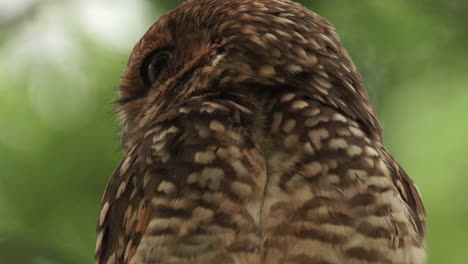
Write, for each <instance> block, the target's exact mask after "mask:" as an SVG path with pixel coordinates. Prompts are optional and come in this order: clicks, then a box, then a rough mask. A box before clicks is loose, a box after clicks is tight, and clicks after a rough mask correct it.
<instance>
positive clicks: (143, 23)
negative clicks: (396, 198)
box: [0, 0, 468, 264]
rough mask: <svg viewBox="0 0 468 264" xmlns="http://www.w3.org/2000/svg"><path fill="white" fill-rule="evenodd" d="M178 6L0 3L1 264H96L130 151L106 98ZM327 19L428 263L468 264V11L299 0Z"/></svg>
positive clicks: (396, 2) (454, 2) (426, 0)
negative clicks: (102, 220)
mask: <svg viewBox="0 0 468 264" xmlns="http://www.w3.org/2000/svg"><path fill="white" fill-rule="evenodd" d="M178 2H180V1H174V0H166V1H161V0H158V1H156V0H155V1H145V0H134V1H128V0H127V1H119V0H117V1H112V2H111V1H96V0H94V1H92V0H75V1H53V0H42V1H41V0H1V1H0V263H15V264H16V263H19V264H21V263H35V264H53V263H92V258H93V250H94V245H95V233H94V230H95V224H96V219H97V216H98V210H99V202H100V199H101V195H102V193H103V191H104V187H105V184H106V181H107V179H108V177H109V176H110V175H111V174H112V171H113V169H114V168H115V167H116V165H117V163H118V161H119V159H120V158H121V157H122V153H121V151H120V150H119V136H118V133H119V129H118V125H117V122H116V121H115V118H114V114H113V105H112V103H111V102H110V101H111V99H113V98H114V97H115V95H116V90H117V86H118V84H119V77H120V75H121V73H122V71H123V69H124V68H125V65H126V61H127V58H128V56H129V54H130V52H131V49H132V46H133V44H134V43H136V42H137V41H138V39H139V38H140V37H141V36H142V35H143V34H144V33H145V31H146V29H147V28H148V27H149V26H150V25H151V24H152V23H153V21H155V20H156V19H157V18H158V17H159V16H160V15H161V14H163V13H164V12H166V11H167V10H169V9H170V8H173V7H174V6H176V5H177V4H178ZM301 2H302V3H303V4H305V5H307V6H308V7H309V8H311V9H312V10H314V11H316V12H317V13H319V14H321V15H322V16H324V17H326V18H328V19H329V20H331V21H332V22H333V23H334V24H335V26H336V27H337V31H338V33H339V35H340V36H341V39H342V41H343V43H344V44H345V46H346V47H347V48H348V50H349V51H350V53H351V55H352V56H353V58H354V60H355V62H356V64H357V65H358V67H359V69H360V70H361V73H362V75H363V77H364V80H365V83H366V85H367V86H368V89H369V93H370V95H371V98H372V101H373V102H374V104H375V105H376V108H377V111H378V114H379V119H380V121H381V122H382V125H383V127H384V129H385V142H386V145H387V146H388V147H389V149H390V150H391V151H392V153H393V154H394V156H395V157H396V158H397V160H398V161H399V162H400V163H401V164H402V166H403V167H404V168H405V169H406V171H407V172H408V174H409V175H411V177H412V178H413V179H414V180H415V181H416V182H417V184H418V186H419V188H420V190H421V192H422V194H423V197H424V201H425V204H426V207H427V211H428V225H429V227H428V228H429V233H428V237H427V248H428V252H429V260H430V263H434V264H437V263H449V264H452V263H453V264H458V263H459V264H465V263H468V250H467V249H468V223H467V220H468V202H467V201H468V198H467V196H468V192H467V190H466V186H468V177H467V176H468V162H467V155H468V139H467V138H468V137H467V135H468V16H466V14H467V13H468V1H466V0H450V1H443V0H412V1H404V0H379V1H375V0H362V1H349V0H316V1H312V0H311V1H301Z"/></svg>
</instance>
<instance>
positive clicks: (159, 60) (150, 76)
mask: <svg viewBox="0 0 468 264" xmlns="http://www.w3.org/2000/svg"><path fill="white" fill-rule="evenodd" d="M169 60H170V57H169V54H167V53H158V54H155V55H153V56H152V57H151V61H150V62H149V65H148V69H147V70H148V72H147V80H148V82H149V84H152V83H154V82H155V81H156V80H157V79H158V77H159V75H160V74H161V72H162V71H163V70H164V68H165V67H166V66H167V64H168V63H169Z"/></svg>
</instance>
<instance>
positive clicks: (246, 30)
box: [117, 0, 379, 145]
mask: <svg viewBox="0 0 468 264" xmlns="http://www.w3.org/2000/svg"><path fill="white" fill-rule="evenodd" d="M278 89H281V90H284V89H290V90H292V91H298V90H300V91H303V92H304V93H306V94H307V95H309V96H310V97H311V98H313V99H315V100H317V101H320V102H322V103H324V104H327V105H330V106H332V107H335V108H337V109H340V110H341V111H343V112H344V113H346V114H347V115H348V116H350V117H351V118H354V119H356V120H357V121H358V122H360V123H362V124H363V125H364V127H365V128H367V129H369V130H376V131H378V130H379V126H378V123H377V121H376V119H375V115H374V111H373V109H372V107H371V106H370V104H369V101H368V97H367V93H366V91H365V88H364V87H363V85H362V81H361V78H360V75H359V73H358V72H357V70H356V68H355V66H354V64H353V63H352V61H351V59H350V58H349V55H348V53H347V52H346V50H345V49H344V48H343V47H342V45H341V44H340V42H339V40H338V37H337V35H336V33H335V30H334V28H333V26H332V25H331V24H330V23H329V22H328V21H327V20H326V19H324V18H322V17H320V16H318V15H317V14H315V13H313V12H312V11H310V10H308V9H306V8H305V7H303V6H302V5H300V4H298V3H295V2H292V1H289V0H269V1H266V0H265V1H257V0H187V1H185V2H183V3H182V4H181V5H180V6H179V7H177V8H176V9H174V10H172V11H170V12H169V13H167V14H166V15H164V16H162V17H161V18H160V19H159V20H158V21H157V22H156V23H155V24H154V25H153V26H152V27H151V28H150V29H149V30H148V31H147V32H146V34H145V35H144V37H143V38H142V39H141V40H140V41H139V42H138V43H137V45H136V46H135V48H134V50H133V52H132V55H131V57H130V59H129V63H128V66H127V69H126V71H125V73H124V76H123V78H122V84H121V89H120V98H119V99H118V100H117V102H118V104H119V108H118V110H119V112H120V113H121V116H122V119H123V123H124V127H125V128H124V130H125V134H127V135H131V134H132V133H133V131H136V130H138V128H141V127H143V126H144V125H145V124H146V123H148V122H150V121H151V120H154V119H155V118H156V117H158V116H161V115H163V114H164V113H165V112H167V111H168V109H169V108H171V107H172V106H174V105H177V104H178V103H181V102H183V101H184V100H188V99H189V98H192V97H194V96H200V95H203V94H219V95H220V96H222V95H223V94H229V93H244V92H248V93H249V94H255V93H256V92H258V93H259V94H262V95H265V94H268V95H269V96H272V97H274V94H275V91H278ZM124 145H125V144H124Z"/></svg>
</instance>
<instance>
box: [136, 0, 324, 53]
mask: <svg viewBox="0 0 468 264" xmlns="http://www.w3.org/2000/svg"><path fill="white" fill-rule="evenodd" d="M316 20H321V18H320V17H318V16H316V14H314V13H313V12H311V11H309V10H307V9H306V8H304V7H303V6H301V5H300V4H298V3H295V2H292V1H289V0H260V1H258V0H188V1H185V2H183V3H182V4H181V5H179V6H178V7H177V8H175V9H173V10H172V11H170V12H168V13H167V14H165V15H163V16H162V17H161V18H160V19H159V20H158V21H156V23H155V24H154V25H153V26H152V27H151V28H150V29H149V30H148V31H147V33H146V34H145V36H144V37H143V38H142V39H141V41H140V43H139V44H138V45H137V48H142V47H143V48H152V49H154V48H155V47H161V46H167V45H171V43H174V42H175V41H183V42H187V41H190V39H188V38H190V37H193V36H196V35H197V34H205V36H206V38H209V39H210V40H213V41H216V40H218V41H220V40H221V39H223V38H224V39H226V38H228V37H230V36H231V35H233V34H236V33H242V34H252V33H254V32H259V33H261V34H264V33H267V32H271V33H273V34H274V35H279V36H278V37H279V38H284V37H287V35H288V34H292V33H293V32H295V31H297V30H296V29H297V26H298V25H301V24H303V23H298V22H300V21H302V22H304V21H307V22H308V23H310V22H314V21H316ZM272 23H273V24H272ZM319 24H320V23H316V25H319ZM308 26H309V28H308V29H313V27H310V25H308ZM292 27H296V29H294V28H292ZM305 28H307V27H306V26H302V29H305ZM303 33H306V32H303ZM281 35H283V36H281ZM296 35H297V34H296Z"/></svg>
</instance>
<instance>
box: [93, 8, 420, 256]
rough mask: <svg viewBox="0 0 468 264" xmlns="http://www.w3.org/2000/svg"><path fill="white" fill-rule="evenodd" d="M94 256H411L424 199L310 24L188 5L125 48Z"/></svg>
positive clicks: (323, 23)
mask: <svg viewBox="0 0 468 264" xmlns="http://www.w3.org/2000/svg"><path fill="white" fill-rule="evenodd" d="M118 112H119V113H120V115H121V117H122V120H123V126H124V133H123V134H124V135H123V146H124V147H123V148H124V151H125V157H124V159H123V161H122V162H121V164H120V165H119V167H118V169H117V170H116V172H115V173H114V175H113V176H112V177H111V179H110V181H109V183H108V186H107V190H106V192H105V194H104V198H103V200H102V204H101V206H102V209H101V213H100V217H99V223H98V238H97V248H96V263H107V264H111V263H133V264H137V263H223V264H227V263H268V264H269V263H272V264H273V263H322V264H338V263H382V264H383V263H400V264H408V263H414V264H419V263H425V251H424V249H423V237H424V232H425V224H424V216H425V213H424V207H423V204H422V202H421V198H420V195H419V193H418V191H417V189H416V186H415V185H414V183H413V182H412V181H411V180H410V179H409V177H408V176H407V175H406V173H405V172H404V171H403V170H402V169H401V168H400V166H399V165H398V164H397V163H396V161H395V160H394V159H393V158H392V156H391V155H390V154H389V152H388V151H387V150H386V148H385V147H384V146H383V145H382V131H381V128H380V125H379V123H378V121H377V119H376V115H375V111H374V109H373V107H372V106H371V104H370V102H369V99H368V96H367V92H366V90H365V87H364V86H363V83H362V80H361V77H360V74H359V73H358V71H357V70H356V67H355V66H354V64H353V62H352V61H351V59H350V57H349V55H348V53H347V52H346V50H345V49H344V48H343V46H342V45H341V44H340V42H339V40H338V36H337V35H336V33H335V30H334V28H333V26H332V25H331V24H330V23H329V22H328V21H327V20H325V19H324V18H322V17H320V16H318V15H317V14H315V13H313V12H311V11H309V10H307V9H306V8H304V7H303V6H301V5H300V4H297V3H294V2H291V1H288V0H269V1H267V0H264V1H257V0H188V1H185V2H184V3H182V4H181V5H180V6H179V7H178V8H176V9H174V10H172V11H171V12H169V13H168V14H166V15H164V16H163V17H161V18H160V19H159V20H158V21H157V22H156V23H155V24H154V25H153V26H152V27H151V28H150V29H149V30H148V32H147V33H146V34H145V36H144V37H143V38H142V39H141V40H140V42H138V44H137V45H136V46H135V48H134V50H133V53H132V55H131V57H130V60H129V63H128V67H127V69H126V71H125V74H124V76H123V78H122V84H121V88H120V98H119V99H118Z"/></svg>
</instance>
